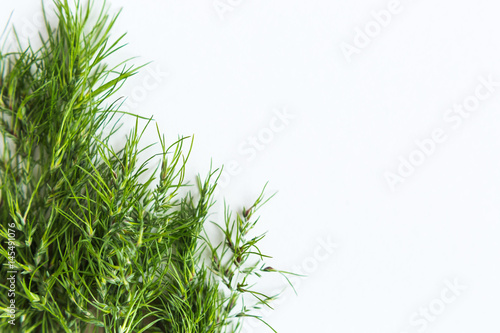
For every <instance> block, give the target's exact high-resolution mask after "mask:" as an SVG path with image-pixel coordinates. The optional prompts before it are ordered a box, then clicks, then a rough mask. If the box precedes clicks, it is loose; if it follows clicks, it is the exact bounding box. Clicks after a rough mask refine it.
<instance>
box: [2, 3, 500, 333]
mask: <svg viewBox="0 0 500 333" xmlns="http://www.w3.org/2000/svg"><path fill="white" fill-rule="evenodd" d="M110 4H111V7H112V10H116V9H117V8H120V7H123V12H122V15H121V17H120V19H119V21H118V26H117V29H116V30H115V31H116V33H117V34H118V33H119V32H125V31H127V32H128V36H127V37H126V41H127V42H128V43H129V45H128V46H127V47H126V48H125V49H124V50H123V52H122V53H121V54H120V58H122V57H128V56H139V59H138V60H137V62H148V61H153V62H154V63H153V64H152V65H150V66H149V67H150V69H149V71H148V70H144V71H143V72H142V73H141V74H140V75H138V76H137V77H135V78H133V79H132V80H131V81H130V82H129V83H128V84H127V86H126V87H125V89H124V91H123V92H124V94H133V95H134V96H135V97H133V98H130V97H129V99H130V100H131V101H132V103H131V104H130V109H131V111H134V112H138V113H140V114H141V115H145V116H151V115H153V116H154V118H155V119H156V120H157V121H158V123H159V126H160V128H161V129H162V131H163V132H165V133H167V135H168V136H169V138H171V139H174V138H175V137H176V136H177V135H178V134H181V135H191V134H193V133H194V134H195V137H196V139H195V148H194V151H193V154H192V158H191V162H190V172H192V175H194V174H195V173H197V172H201V173H205V172H206V171H207V170H208V167H209V165H210V159H211V158H212V159H213V163H214V165H217V166H218V165H221V164H226V167H227V166H228V164H229V163H231V165H232V167H231V168H232V169H234V170H233V175H232V176H231V177H227V178H228V180H229V181H228V182H227V184H226V185H225V186H224V188H223V189H222V191H221V192H220V197H221V198H222V197H226V199H227V200H228V202H229V203H230V204H232V205H234V206H235V207H239V206H240V205H242V204H244V203H248V201H249V200H250V199H252V198H254V197H255V196H256V195H257V194H258V193H259V191H260V190H261V187H262V185H263V184H264V183H265V182H266V181H270V185H269V189H270V191H274V190H279V194H278V195H277V196H276V198H275V199H273V200H272V201H271V202H270V203H269V205H268V206H267V207H266V208H265V209H264V210H263V211H262V220H261V225H260V228H261V230H269V233H268V236H267V238H266V241H265V243H264V244H263V248H264V251H265V252H267V253H270V254H272V255H273V256H274V259H273V260H272V265H273V266H277V267H280V268H283V269H285V270H287V269H289V270H294V269H295V270H301V271H303V272H304V273H307V274H308V277H307V278H303V279H300V280H299V281H297V283H298V288H297V289H298V293H299V296H298V297H296V296H294V295H293V293H291V292H289V291H288V292H287V293H285V294H284V296H283V301H282V302H281V303H280V304H279V305H277V306H276V311H275V312H274V313H272V314H270V315H269V316H267V318H268V319H269V321H270V323H271V324H272V325H273V326H274V327H275V328H276V329H277V331H278V332H283V333H285V332H325V333H334V332H342V333H367V332H369V333H379V332H380V333H403V332H406V333H413V332H444V333H469V332H498V331H499V330H500V323H499V322H498V318H499V316H498V314H499V312H500V302H499V297H500V284H499V281H500V268H499V262H498V255H499V254H500V241H499V237H500V223H499V221H500V200H499V199H500V149H499V148H500V130H499V129H500V113H499V107H500V87H496V89H493V90H494V91H493V92H492V93H491V94H490V96H489V97H488V98H486V99H485V100H484V101H481V102H480V103H479V106H478V107H477V110H476V111H475V112H471V113H470V116H468V117H467V118H464V120H463V121H462V122H461V123H460V126H457V128H454V127H453V125H454V124H456V123H458V120H456V119H455V120H454V121H453V122H452V121H451V120H450V119H448V120H446V119H445V117H446V115H448V116H450V114H448V113H447V112H449V111H447V110H448V109H450V108H453V107H454V105H455V104H460V103H462V102H464V100H468V101H469V102H471V103H473V101H474V98H473V96H474V95H475V93H476V87H477V86H478V85H479V84H480V80H481V79H480V78H481V77H483V78H488V77H489V76H490V77H491V78H492V79H493V81H498V82H500V47H499V45H500V42H499V40H498V31H500V21H499V20H498V12H499V9H500V5H499V4H498V3H497V2H494V1H490V0H477V1H474V2H471V1H465V0H458V1H457V0H454V1H451V0H442V1H438V2H436V1H414V0H401V2H400V3H399V5H398V4H397V2H393V1H387V0H385V1H384V0H382V1H381V0H377V1H375V0H370V1H368V0H363V1H348V0H337V1H327V0H318V1H298V0H275V1H264V0H253V1H248V0H221V1H216V2H215V4H218V5H219V6H223V7H219V8H225V9H226V10H227V11H225V12H224V13H223V14H222V16H221V15H220V14H221V13H220V12H218V11H217V9H216V8H215V7H214V2H213V1H212V0H204V1H148V2H145V1H141V2H139V1H131V0H128V1H125V0H113V1H111V2H110ZM224 4H225V5H224ZM224 6H226V7H224ZM227 6H229V7H227ZM387 8H398V9H397V10H396V11H397V14H391V16H392V17H391V20H390V23H388V24H385V25H386V26H384V27H381V29H380V32H377V30H376V29H377V25H376V24H374V23H373V22H374V15H375V16H377V15H376V14H374V13H372V11H376V12H378V13H380V11H381V10H383V9H387ZM12 10H15V11H14V14H13V23H14V24H16V26H17V27H18V29H19V28H21V29H24V34H27V35H30V25H32V24H33V22H34V21H35V23H34V26H36V21H37V19H36V18H37V15H38V13H39V1H35V0H33V1H31V0H30V1H13V0H2V2H1V3H0V23H1V24H2V25H4V24H5V23H6V22H7V20H8V17H9V15H10V13H11V11H12ZM379 16H380V15H379ZM386 19H387V17H386ZM386 21H387V20H386ZM367 26H368V27H371V28H372V29H375V30H373V31H375V32H373V31H372V32H371V33H372V35H373V36H374V37H373V38H372V37H370V38H369V39H370V41H369V43H368V42H366V41H365V42H366V43H367V44H368V45H366V46H364V47H359V48H358V50H357V53H356V54H354V55H353V56H352V57H351V59H350V60H351V61H348V59H346V57H345V56H344V54H343V51H342V46H343V47H344V48H345V45H346V44H343V43H348V44H350V45H356V44H354V43H355V40H356V38H357V42H358V45H361V44H359V42H360V38H361V39H362V37H359V36H357V34H358V31H359V30H358V29H365V28H366V27H367ZM379 26H380V25H379ZM375 35H376V36H375ZM33 37H34V36H33ZM167 72H168V75H167V74H166V73H167ZM482 89H483V90H481V92H482V93H483V94H484V93H485V92H486V90H484V89H485V88H482ZM284 109H287V110H288V112H289V113H290V114H292V115H293V119H289V120H287V121H286V122H283V123H278V122H277V120H275V119H274V117H275V116H276V113H275V112H277V111H276V110H284ZM281 112H283V111H281ZM454 115H455V114H454ZM285 123H286V124H285ZM273 124H274V125H273ZM282 124H285V125H283V126H281V125H282ZM277 126H278V127H279V129H278V127H277ZM266 128H267V129H271V128H274V131H273V130H271V131H269V130H266ZM436 128H438V129H441V130H442V131H443V133H444V134H445V135H446V140H444V142H442V143H439V144H436V148H435V150H434V151H433V152H432V154H430V156H428V157H426V158H425V161H424V162H423V164H422V165H420V166H418V167H416V168H415V170H414V172H413V174H412V175H411V176H409V177H407V178H405V181H404V183H402V184H398V185H397V186H396V189H395V191H393V190H392V189H391V187H390V186H389V184H388V183H387V181H386V178H385V174H386V173H387V172H392V173H396V172H397V168H398V166H399V163H400V161H399V157H400V156H402V157H403V158H404V159H408V158H409V157H410V155H411V154H414V157H418V154H419V153H415V151H416V149H418V146H417V144H416V143H415V141H416V140H417V141H422V140H426V139H428V138H431V137H432V132H433V130H434V129H436ZM259 135H260V136H261V139H257V140H260V141H257V146H258V148H259V149H260V150H258V149H257V148H251V147H252V144H254V143H253V142H254V141H252V137H257V138H258V137H259ZM271 137H272V139H270V138H271ZM153 139H154V138H152V139H151V140H153ZM262 141H266V144H262ZM251 151H253V152H254V153H255V154H254V153H252V152H251ZM332 241H334V242H335V243H336V245H335V246H333V245H331V242H332ZM328 244H330V245H328ZM453 283H458V284H459V285H463V286H466V290H461V289H458V290H457V289H456V288H455V289H454V288H451V287H450V286H449V285H450V284H453ZM429 307H430V310H429V315H427V316H425V315H424V314H423V313H424V312H420V311H425V308H429ZM425 318H427V319H425ZM247 332H266V329H265V328H263V327H262V326H257V325H256V326H255V328H253V329H252V328H251V327H250V328H248V329H247Z"/></svg>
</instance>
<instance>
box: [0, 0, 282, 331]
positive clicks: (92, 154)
mask: <svg viewBox="0 0 500 333" xmlns="http://www.w3.org/2000/svg"><path fill="white" fill-rule="evenodd" d="M55 5H56V6H55V7H56V14H57V17H58V22H57V24H56V25H54V26H53V25H51V22H49V20H47V19H46V20H45V24H46V29H47V31H46V32H47V37H45V38H43V37H40V38H41V42H42V44H41V47H40V48H39V49H36V50H35V49H33V48H32V47H31V46H28V47H27V48H24V49H23V48H21V47H20V43H19V50H18V51H16V52H11V53H5V52H4V53H0V114H1V119H0V141H1V143H0V195H1V197H0V290H1V292H0V316H1V318H0V332H26V333H29V332H171V333H195V332H196V333H205V332H237V331H239V330H240V328H241V324H242V320H243V319H245V318H249V317H253V318H256V319H257V320H261V321H263V319H261V318H260V317H258V316H256V315H255V314H254V313H255V312H254V311H255V309H257V308H259V307H261V306H270V305H269V302H270V301H271V300H273V299H274V297H275V295H273V296H267V295H265V294H262V293H260V292H259V291H258V290H257V289H254V288H255V287H254V286H253V281H254V279H256V280H257V281H258V280H259V277H261V276H262V275H263V274H267V273H278V274H284V273H285V272H280V271H277V270H275V269H273V268H271V267H266V266H265V265H264V263H263V260H264V259H265V257H266V256H264V255H263V254H262V253H261V252H260V250H259V249H258V247H257V245H258V242H259V241H260V240H261V239H262V238H263V236H258V237H251V236H249V235H250V234H249V232H250V231H251V230H252V228H253V227H254V225H255V223H256V221H257V219H256V218H255V212H256V211H257V210H258V208H259V207H261V205H262V204H264V203H265V201H266V199H264V196H263V195H261V196H260V197H259V198H258V199H257V200H256V202H255V203H254V204H253V205H251V207H250V208H247V209H243V210H242V211H241V212H236V213H234V212H233V213H231V211H230V210H229V209H226V212H225V223H224V224H223V225H222V226H220V227H219V228H220V230H221V231H222V233H221V239H223V241H221V242H220V243H217V242H215V243H214V242H213V241H211V240H210V238H209V237H208V236H207V235H206V233H205V231H204V230H205V226H206V223H207V222H209V221H208V219H209V215H210V209H211V207H212V205H213V203H214V199H213V198H214V190H215V187H216V184H217V179H218V175H219V173H218V171H217V170H215V171H210V172H209V175H208V176H207V177H206V178H204V179H202V178H198V181H197V184H196V187H187V186H188V183H187V181H186V180H185V172H186V160H187V156H189V153H187V154H186V155H187V156H185V155H184V154H183V151H184V150H183V147H186V142H187V141H186V140H187V139H186V138H181V139H179V140H178V141H177V142H174V143H173V144H171V145H168V144H167V143H166V140H165V138H164V137H163V136H162V135H160V131H159V130H158V128H157V132H158V137H159V139H158V141H159V145H158V144H157V146H161V152H160V153H159V154H153V155H152V156H150V155H151V153H149V152H150V151H151V146H148V147H145V148H140V147H141V145H140V143H141V138H142V137H143V135H144V133H146V129H147V127H148V125H145V126H144V125H142V126H141V125H140V124H141V123H142V122H143V121H142V120H141V119H140V117H138V116H134V115H130V114H126V113H123V112H120V104H119V100H120V99H119V98H116V97H114V96H115V95H116V93H117V91H118V90H119V88H120V87H121V86H122V84H123V83H124V82H125V80H127V78H129V77H131V76H132V75H134V74H136V73H137V71H138V70H139V68H140V67H134V66H131V65H129V61H126V62H123V63H121V64H118V65H116V66H109V65H107V64H106V61H107V59H108V58H109V56H110V55H112V54H115V52H117V51H118V50H120V48H121V47H122V44H121V43H122V40H123V37H124V36H121V37H119V38H117V39H116V40H112V39H111V37H110V31H111V29H112V27H113V25H114V24H115V22H116V19H117V15H115V16H109V15H108V14H107V10H106V8H107V7H106V5H105V4H104V3H103V6H102V8H100V9H98V10H97V11H96V8H94V5H93V4H92V1H89V3H88V4H85V5H84V4H81V3H80V2H77V3H75V4H71V5H70V4H69V3H68V1H67V0H56V1H55ZM44 12H45V11H44ZM45 17H46V16H45ZM122 117H127V118H130V117H135V126H134V127H133V129H132V130H131V132H130V134H129V135H128V136H127V137H126V140H125V144H124V146H123V147H120V148H116V147H113V146H112V145H111V144H110V142H111V140H112V139H114V138H116V136H117V135H119V134H118V133H119V132H118V130H119V128H120V123H121V122H120V121H121V119H122ZM146 122H147V123H148V124H149V125H150V124H151V122H152V120H151V119H150V120H147V121H146ZM149 127H151V126H149ZM191 144H192V141H191V143H188V144H187V147H188V151H190V147H191ZM143 157H146V159H145V162H140V161H141V158H143ZM155 161H156V162H155ZM158 161H159V162H158ZM151 165H156V166H155V167H151ZM193 188H194V190H193ZM186 193H187V194H186ZM207 258H208V259H207ZM12 271H14V272H17V273H16V274H15V282H14V286H15V293H14V294H15V296H14V298H13V297H12V294H11V293H10V292H9V290H11V289H12V285H11V283H10V281H9V280H7V277H8V276H9V274H11V273H10V272H12ZM12 299H15V308H16V311H15V315H13V316H14V319H12V317H11V313H12V312H11V311H9V306H10V304H11V302H12ZM13 323H14V324H15V325H12V324H13Z"/></svg>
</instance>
